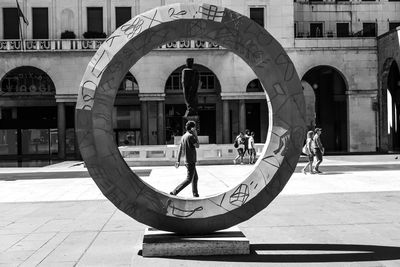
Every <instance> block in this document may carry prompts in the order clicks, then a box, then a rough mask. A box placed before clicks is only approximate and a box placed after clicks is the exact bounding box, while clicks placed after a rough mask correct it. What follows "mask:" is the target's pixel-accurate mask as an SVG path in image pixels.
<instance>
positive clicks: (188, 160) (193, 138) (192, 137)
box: [170, 121, 199, 197]
mask: <svg viewBox="0 0 400 267" xmlns="http://www.w3.org/2000/svg"><path fill="white" fill-rule="evenodd" d="M185 127H186V133H185V134H184V135H183V136H182V138H181V143H180V145H179V152H178V159H177V162H176V163H175V167H176V168H179V165H180V161H181V156H182V154H183V155H184V156H185V165H186V168H187V177H186V179H185V180H184V181H183V182H182V183H181V184H180V185H178V186H177V187H176V188H175V189H174V190H173V191H172V192H171V193H170V194H171V195H177V194H178V193H179V192H180V191H182V190H183V189H184V188H185V187H186V186H187V185H188V184H190V183H192V192H193V196H194V197H199V193H198V192H197V181H198V176H197V171H196V161H197V156H196V148H199V139H198V138H197V131H196V123H195V122H194V121H188V122H187V123H186V126H185Z"/></svg>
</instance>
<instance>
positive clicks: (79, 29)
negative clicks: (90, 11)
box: [76, 0, 83, 39]
mask: <svg viewBox="0 0 400 267" xmlns="http://www.w3.org/2000/svg"><path fill="white" fill-rule="evenodd" d="M82 8H83V7H82V0H78V33H77V35H76V38H78V39H80V38H83V36H82V34H83V29H82V21H83V18H82Z"/></svg>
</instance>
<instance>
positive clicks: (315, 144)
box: [311, 128, 325, 173]
mask: <svg viewBox="0 0 400 267" xmlns="http://www.w3.org/2000/svg"><path fill="white" fill-rule="evenodd" d="M314 133H315V134H314V138H313V141H312V143H311V147H312V149H313V153H314V155H315V158H316V159H317V163H316V164H315V168H314V172H316V173H322V172H321V171H320V170H319V165H320V164H321V163H322V159H323V155H324V153H325V148H324V146H323V145H322V142H321V134H322V129H321V128H315V130H314Z"/></svg>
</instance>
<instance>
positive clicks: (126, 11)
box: [115, 7, 132, 28]
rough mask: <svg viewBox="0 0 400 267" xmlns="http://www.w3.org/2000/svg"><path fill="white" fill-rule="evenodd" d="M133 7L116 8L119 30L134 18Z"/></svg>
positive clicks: (116, 21)
mask: <svg viewBox="0 0 400 267" xmlns="http://www.w3.org/2000/svg"><path fill="white" fill-rule="evenodd" d="M131 14H132V11H131V7H116V8H115V28H118V27H119V26H121V25H122V24H124V23H125V22H127V21H128V20H130V19H131V18H132V16H131Z"/></svg>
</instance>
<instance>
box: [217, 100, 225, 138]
mask: <svg viewBox="0 0 400 267" xmlns="http://www.w3.org/2000/svg"><path fill="white" fill-rule="evenodd" d="M223 120H224V119H223V112H222V101H221V100H220V99H217V102H216V103H215V126H216V127H215V129H216V133H215V134H216V135H215V143H216V144H223V143H224V142H223V136H224V132H223V129H222V128H221V125H222V124H223Z"/></svg>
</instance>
